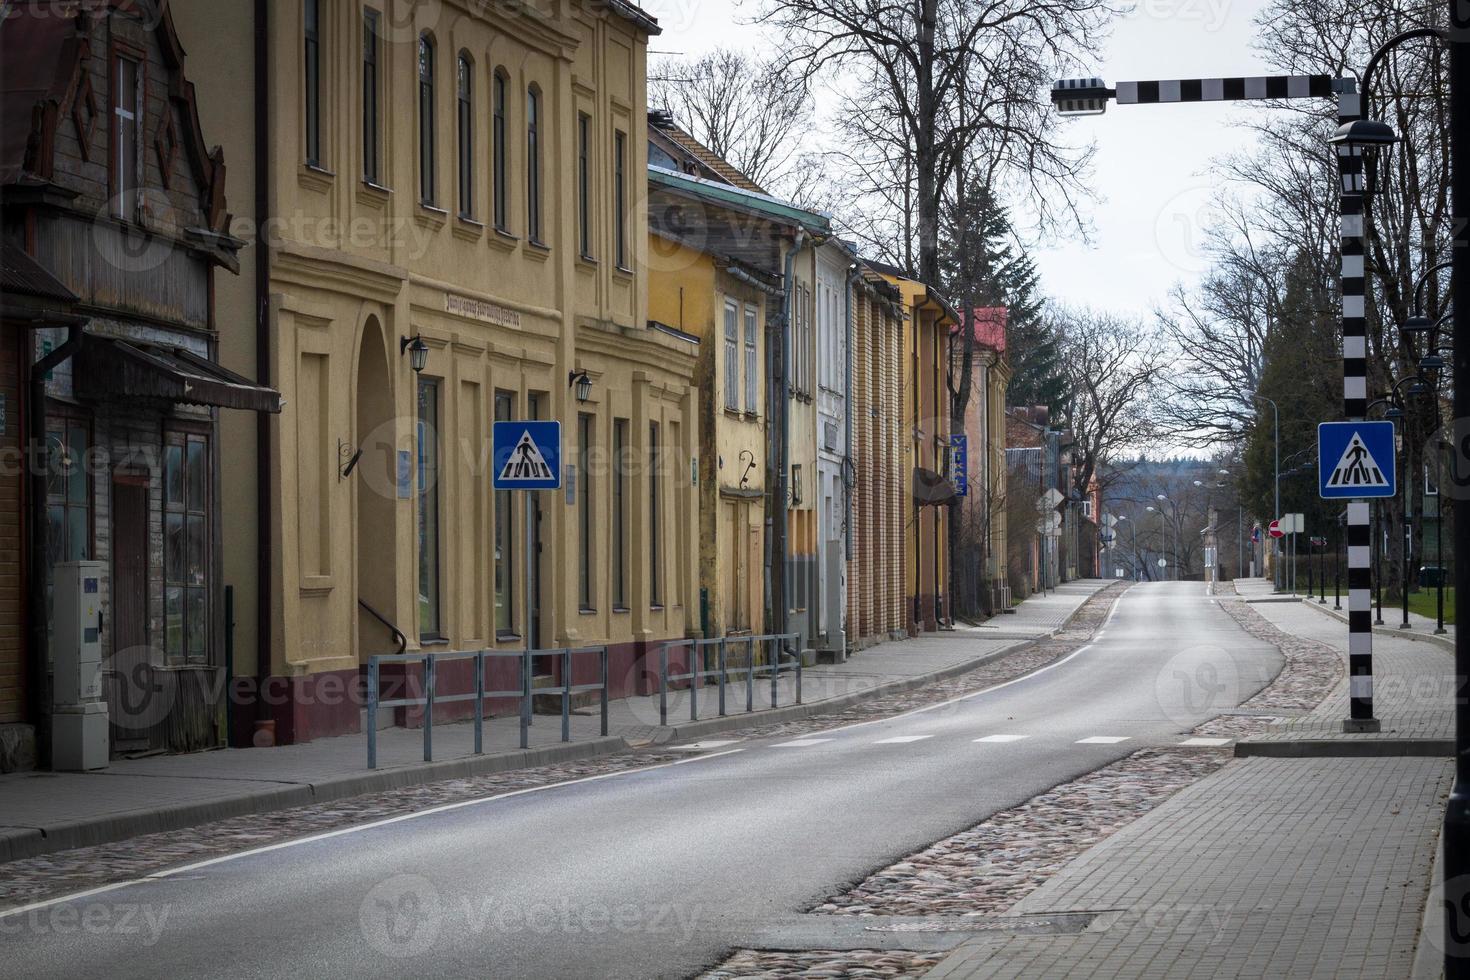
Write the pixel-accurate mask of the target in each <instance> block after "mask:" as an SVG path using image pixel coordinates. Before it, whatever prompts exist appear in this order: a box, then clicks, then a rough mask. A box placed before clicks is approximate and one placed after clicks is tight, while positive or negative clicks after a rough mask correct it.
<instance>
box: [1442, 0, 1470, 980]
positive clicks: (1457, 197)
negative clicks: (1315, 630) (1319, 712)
mask: <svg viewBox="0 0 1470 980" xmlns="http://www.w3.org/2000/svg"><path fill="white" fill-rule="evenodd" d="M1448 6H1449V15H1450V32H1449V33H1450V37H1452V38H1455V39H1457V41H1458V43H1455V44H1451V45H1449V49H1450V122H1449V140H1450V158H1451V159H1452V160H1453V161H1455V166H1453V167H1452V168H1451V176H1450V186H1451V205H1452V207H1451V214H1452V217H1451V220H1450V227H1451V228H1452V229H1453V234H1454V242H1453V247H1452V248H1451V249H1450V253H1451V254H1452V255H1453V256H1454V271H1453V273H1452V274H1451V280H1450V281H1451V288H1452V289H1453V290H1454V293H1455V295H1456V296H1458V297H1460V299H1461V301H1460V302H1458V303H1456V304H1455V321H1454V322H1455V330H1454V344H1453V345H1452V347H1453V350H1452V353H1451V357H1452V359H1453V363H1454V381H1453V391H1454V398H1455V406H1454V417H1455V418H1457V419H1461V418H1464V417H1465V416H1466V414H1467V413H1470V303H1467V302H1465V301H1464V298H1465V297H1466V296H1470V166H1467V162H1470V43H1467V42H1470V4H1465V3H1459V2H1455V0H1451V2H1450V3H1449V4H1448ZM1451 477H1452V478H1454V479H1455V483H1456V487H1457V490H1461V491H1462V490H1463V489H1464V486H1465V485H1464V482H1463V479H1461V478H1459V474H1458V473H1454V474H1451ZM1442 492H1443V489H1441V493H1442ZM1454 545H1455V624H1456V626H1457V628H1456V630H1455V685H1456V691H1455V784H1454V788H1453V789H1451V790H1450V798H1449V801H1448V804H1447V805H1446V807H1445V814H1444V832H1443V834H1442V835H1441V836H1440V840H1441V841H1442V842H1443V844H1444V901H1443V905H1444V908H1445V910H1446V915H1445V917H1444V930H1445V932H1444V949H1445V963H1444V973H1445V980H1464V978H1467V977H1470V955H1467V954H1470V950H1467V949H1466V946H1465V943H1464V940H1463V937H1462V935H1461V927H1462V926H1463V923H1462V922H1460V921H1459V917H1458V916H1457V915H1456V914H1455V913H1456V912H1458V911H1459V910H1461V909H1464V908H1466V907H1467V906H1466V900H1467V899H1470V689H1467V687H1470V637H1467V636H1466V630H1465V625H1466V624H1470V583H1467V582H1466V581H1465V571H1464V570H1465V569H1466V567H1467V563H1466V562H1463V561H1461V560H1460V557H1461V556H1464V555H1470V521H1467V520H1456V521H1455V534H1454Z"/></svg>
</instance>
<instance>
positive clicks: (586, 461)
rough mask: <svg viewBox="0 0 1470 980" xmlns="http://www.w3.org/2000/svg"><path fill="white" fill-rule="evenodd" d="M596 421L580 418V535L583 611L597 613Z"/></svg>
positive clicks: (578, 518) (580, 577)
mask: <svg viewBox="0 0 1470 980" xmlns="http://www.w3.org/2000/svg"><path fill="white" fill-rule="evenodd" d="M595 420H596V419H595V417H594V416H592V415H587V414H585V413H583V414H580V415H578V416H577V532H578V536H579V537H580V538H581V542H580V544H581V547H580V548H579V549H578V558H579V561H578V565H579V567H578V570H577V582H578V589H577V591H578V596H579V600H578V601H579V602H580V603H581V606H582V608H583V609H588V610H590V609H595V608H596V603H595V602H594V600H595V598H596V595H595V594H594V589H593V585H594V572H593V568H594V565H593V561H594V560H595V558H596V556H595V555H594V554H593V547H592V545H593V527H592V466H591V462H592V429H593V423H594V422H595Z"/></svg>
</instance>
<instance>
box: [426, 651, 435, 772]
mask: <svg viewBox="0 0 1470 980" xmlns="http://www.w3.org/2000/svg"><path fill="white" fill-rule="evenodd" d="M424 761H425V762H433V761H434V658H433V657H425V658H424Z"/></svg>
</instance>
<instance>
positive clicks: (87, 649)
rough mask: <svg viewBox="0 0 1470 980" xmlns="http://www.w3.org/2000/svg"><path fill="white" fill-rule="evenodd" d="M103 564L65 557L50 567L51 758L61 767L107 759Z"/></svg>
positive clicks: (101, 764)
mask: <svg viewBox="0 0 1470 980" xmlns="http://www.w3.org/2000/svg"><path fill="white" fill-rule="evenodd" d="M106 568H107V565H106V563H105V562H100V561H69V562H62V563H61V564H59V565H56V566H55V567H54V568H53V570H52V576H53V577H52V583H53V585H52V596H53V601H52V631H51V671H52V674H51V676H52V685H51V687H52V699H53V707H52V713H51V725H52V759H51V767H52V768H53V769H57V770H62V771H77V770H85V769H103V768H105V767H106V766H107V763H108V725H107V702H105V701H104V700H102V576H103V573H104V571H105V570H106Z"/></svg>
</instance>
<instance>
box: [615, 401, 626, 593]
mask: <svg viewBox="0 0 1470 980" xmlns="http://www.w3.org/2000/svg"><path fill="white" fill-rule="evenodd" d="M627 503H628V420H627V419H614V420H613V452H612V604H613V608H614V609H626V608H628V579H627V568H628V519H627V512H626V510H625V508H626V507H627Z"/></svg>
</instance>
